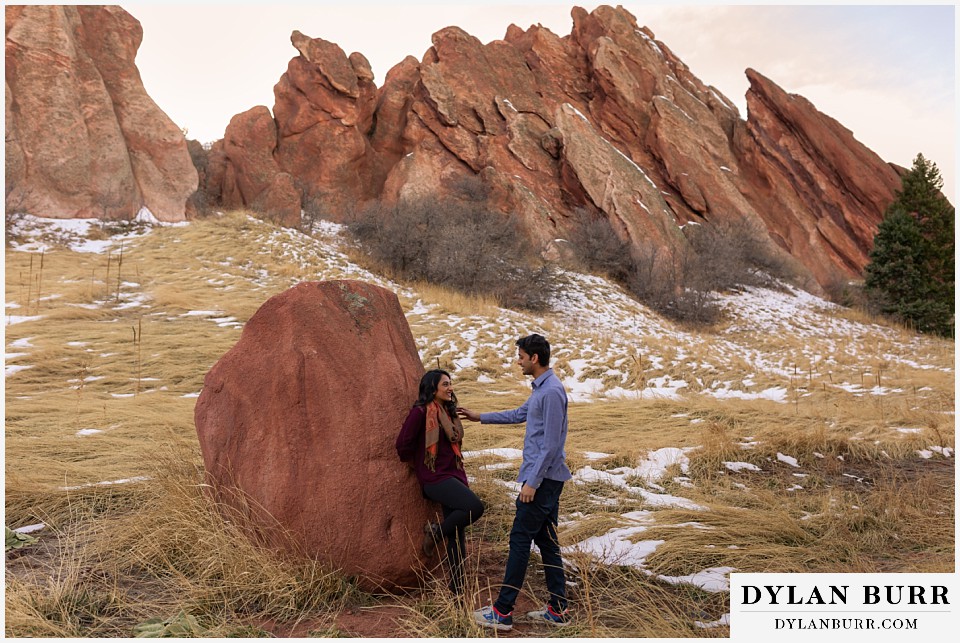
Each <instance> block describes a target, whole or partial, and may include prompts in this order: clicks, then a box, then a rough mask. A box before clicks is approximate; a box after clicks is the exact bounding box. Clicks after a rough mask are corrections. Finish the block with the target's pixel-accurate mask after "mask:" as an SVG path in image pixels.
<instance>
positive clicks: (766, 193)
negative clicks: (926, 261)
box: [734, 69, 900, 283]
mask: <svg viewBox="0 0 960 643" xmlns="http://www.w3.org/2000/svg"><path fill="white" fill-rule="evenodd" d="M747 78H748V79H749V80H750V90H749V91H748V92H747V109H748V112H749V114H750V118H749V119H748V120H747V123H746V127H745V128H744V133H742V134H741V135H740V136H738V137H737V138H736V139H735V140H734V144H735V149H736V150H737V152H738V154H739V156H740V158H741V166H742V167H744V168H745V171H748V172H749V173H750V175H751V178H752V180H751V185H752V186H754V191H753V193H752V195H753V196H752V200H753V201H754V203H755V204H756V205H755V207H756V211H757V213H758V214H759V216H760V218H761V219H763V221H764V223H765V224H766V226H767V229H768V230H769V231H770V233H771V235H772V236H774V237H775V238H776V239H777V242H778V243H780V244H781V245H782V246H783V247H784V248H786V249H787V250H788V251H789V252H790V254H792V255H794V256H797V257H803V258H804V263H805V264H806V265H807V267H808V268H809V269H810V270H811V272H813V274H814V276H815V278H816V279H817V280H818V281H819V282H820V283H829V281H830V280H831V279H834V278H836V276H837V275H838V274H840V275H845V276H848V277H852V276H857V275H859V274H860V272H861V271H862V270H863V267H864V266H865V265H866V264H867V261H868V259H869V253H870V249H871V248H872V247H873V237H874V235H875V234H876V232H877V226H879V225H880V221H881V220H882V219H883V212H884V210H885V209H886V207H887V206H888V205H889V204H890V202H891V201H892V200H893V197H894V193H895V192H896V191H897V190H899V189H900V175H899V174H898V172H897V171H896V170H895V169H894V167H893V166H891V165H889V164H887V163H885V162H884V161H883V160H882V159H881V158H880V157H879V156H877V155H876V154H874V153H873V152H872V151H870V150H869V149H868V148H867V147H865V146H864V145H862V144H860V143H859V142H858V141H857V140H856V139H855V138H854V137H853V134H852V133H851V132H850V130H848V129H846V128H845V127H843V126H842V125H841V124H840V123H838V122H837V121H835V120H834V119H832V118H830V117H829V116H827V115H825V114H823V113H821V112H819V111H817V109H816V108H815V107H814V106H813V105H812V104H811V103H810V102H809V101H808V100H806V99H805V98H803V97H802V96H797V95H795V94H787V93H786V92H784V91H783V90H782V89H780V88H779V87H778V86H777V85H775V84H774V83H773V82H771V81H770V80H769V79H767V78H765V77H763V76H761V75H760V74H758V73H757V72H756V71H754V70H752V69H748V70H747Z"/></svg>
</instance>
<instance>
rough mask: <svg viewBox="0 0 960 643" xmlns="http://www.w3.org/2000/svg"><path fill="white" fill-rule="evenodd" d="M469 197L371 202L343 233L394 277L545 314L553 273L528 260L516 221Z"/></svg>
mask: <svg viewBox="0 0 960 643" xmlns="http://www.w3.org/2000/svg"><path fill="white" fill-rule="evenodd" d="M471 190H472V188H471ZM472 194H473V196H475V197H476V198H475V199H473V200H457V199H444V200H440V201H429V200H420V201H415V202H406V203H401V204H399V205H397V206H395V207H389V208H388V207H383V206H382V205H381V204H379V203H378V204H374V205H371V206H369V207H367V208H365V209H363V210H361V211H360V212H359V213H357V214H356V215H355V217H354V220H353V222H352V223H350V224H348V230H349V231H350V232H351V234H353V236H354V238H356V239H357V241H358V242H359V243H360V245H361V246H362V248H363V250H364V251H365V252H366V253H367V254H368V255H369V256H370V257H371V258H372V259H373V260H374V261H376V262H377V263H378V264H380V265H381V266H382V267H384V268H385V269H387V270H388V271H390V272H391V273H393V274H394V275H395V276H398V277H401V278H403V279H407V280H411V281H425V282H428V283H432V284H437V285H441V286H444V287H446V288H450V289H453V290H459V291H462V292H464V293H468V294H482V295H492V296H494V297H496V298H497V299H498V300H499V301H500V303H501V304H502V305H504V306H508V307H515V308H523V309H527V310H542V309H544V308H546V306H547V302H548V300H549V298H550V296H551V295H552V293H553V292H554V278H553V270H552V269H551V268H550V267H548V266H546V265H544V264H542V263H539V262H537V261H535V260H534V259H533V258H532V257H531V256H530V255H531V254H532V253H531V252H530V251H529V249H528V247H527V244H525V241H526V237H525V236H524V235H523V233H522V231H521V228H520V225H519V221H518V220H517V219H516V218H515V217H513V216H510V215H504V214H501V213H499V212H494V211H491V210H489V209H487V208H486V207H485V203H484V201H483V200H481V197H482V194H480V193H477V192H472Z"/></svg>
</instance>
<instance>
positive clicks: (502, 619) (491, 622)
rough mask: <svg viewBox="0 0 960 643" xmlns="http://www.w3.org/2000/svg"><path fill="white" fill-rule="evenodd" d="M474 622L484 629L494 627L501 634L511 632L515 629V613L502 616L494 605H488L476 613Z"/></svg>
mask: <svg viewBox="0 0 960 643" xmlns="http://www.w3.org/2000/svg"><path fill="white" fill-rule="evenodd" d="M473 620H475V621H476V622H477V623H479V624H480V625H483V626H484V627H492V628H493V629H495V630H500V631H501V632H509V631H510V630H512V629H513V612H510V613H509V614H501V613H500V612H498V611H497V608H496V607H494V606H493V605H487V606H486V607H484V608H482V609H478V610H477V611H475V612H474V613H473Z"/></svg>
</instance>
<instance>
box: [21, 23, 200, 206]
mask: <svg viewBox="0 0 960 643" xmlns="http://www.w3.org/2000/svg"><path fill="white" fill-rule="evenodd" d="M5 18H6V34H7V40H6V70H5V71H6V163H7V169H6V190H7V194H6V207H7V210H8V211H14V212H27V213H30V214H36V215H39V216H48V217H57V218H67V219H69V218H75V217H97V218H104V219H132V218H134V217H135V216H136V215H137V213H138V212H139V211H140V209H141V208H142V207H146V208H148V209H149V210H150V211H151V212H152V213H153V215H154V216H155V217H157V218H158V219H159V220H161V221H182V220H183V219H184V218H185V207H186V202H187V199H188V197H189V196H190V195H191V194H192V193H193V192H194V191H195V190H196V188H197V171H196V169H195V168H194V166H193V163H192V161H191V160H190V155H189V154H188V152H187V145H186V141H185V140H184V137H183V133H182V132H181V131H180V129H179V128H178V127H177V126H176V125H175V124H174V123H173V122H172V121H171V120H170V119H169V118H168V117H167V115H166V114H164V113H163V112H162V111H161V110H160V108H159V107H157V105H156V104H155V103H154V102H153V100H151V98H150V97H149V96H148V95H147V93H146V90H145V89H144V87H143V83H142V82H141V80H140V73H139V71H138V70H137V67H136V65H135V63H134V60H135V58H136V54H137V49H138V48H139V47H140V42H141V40H142V38H143V31H142V29H141V27H140V23H139V22H137V21H136V20H135V19H134V18H133V17H132V16H131V15H130V14H128V13H127V12H126V11H124V10H123V9H121V8H119V7H115V6H64V5H36V6H33V5H31V6H7V7H5Z"/></svg>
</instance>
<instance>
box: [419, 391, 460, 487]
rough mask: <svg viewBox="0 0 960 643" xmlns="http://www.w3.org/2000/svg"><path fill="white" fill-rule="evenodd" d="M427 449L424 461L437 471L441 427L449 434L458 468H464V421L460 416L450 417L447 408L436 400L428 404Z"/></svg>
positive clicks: (432, 469) (429, 467) (428, 466)
mask: <svg viewBox="0 0 960 643" xmlns="http://www.w3.org/2000/svg"><path fill="white" fill-rule="evenodd" d="M425 410H426V412H427V423H426V431H427V435H426V449H427V452H426V453H425V454H424V458H423V463H424V464H425V465H427V468H428V469H430V470H431V471H436V466H437V443H438V442H439V441H440V427H443V432H444V433H446V434H447V439H448V440H450V445H451V446H452V447H453V453H454V455H455V456H457V468H458V469H461V470H462V469H463V455H462V454H461V453H460V443H461V442H462V441H463V423H461V422H460V418H458V417H456V416H454V417H453V418H451V417H450V414H449V413H447V410H446V409H442V408H440V404H438V403H437V402H436V401H433V402H430V404H427V406H426V409H425Z"/></svg>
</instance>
